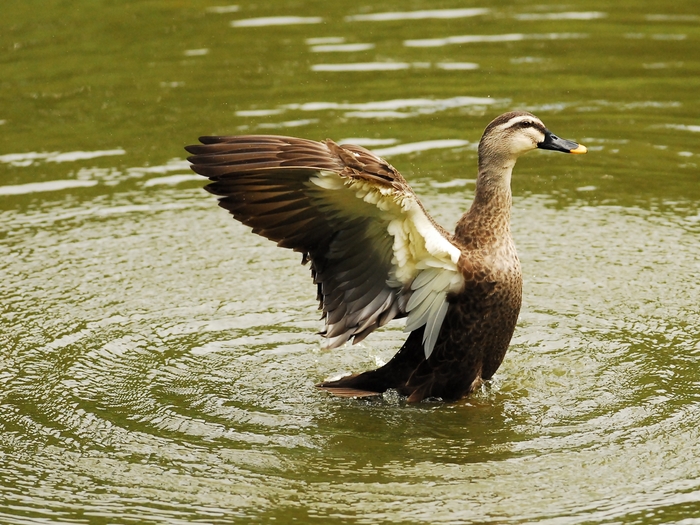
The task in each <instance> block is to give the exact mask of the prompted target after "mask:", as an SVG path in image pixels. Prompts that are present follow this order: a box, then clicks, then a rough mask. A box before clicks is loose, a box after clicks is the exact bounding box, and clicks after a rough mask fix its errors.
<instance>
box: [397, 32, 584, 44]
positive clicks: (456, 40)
mask: <svg viewBox="0 0 700 525" xmlns="http://www.w3.org/2000/svg"><path fill="white" fill-rule="evenodd" d="M579 38H588V34H585V33H542V34H537V33H508V34H503V35H459V36H448V37H445V38H424V39H419V40H404V43H403V45H404V46H406V47H441V46H447V45H453V44H474V43H490V42H519V41H522V40H571V39H579Z"/></svg>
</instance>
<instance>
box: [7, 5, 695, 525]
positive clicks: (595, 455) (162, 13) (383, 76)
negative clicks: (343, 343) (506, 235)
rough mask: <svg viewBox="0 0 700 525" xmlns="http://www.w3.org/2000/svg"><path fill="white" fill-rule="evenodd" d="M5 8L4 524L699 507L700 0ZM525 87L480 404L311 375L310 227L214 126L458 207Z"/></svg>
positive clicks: (374, 345)
mask: <svg viewBox="0 0 700 525" xmlns="http://www.w3.org/2000/svg"><path fill="white" fill-rule="evenodd" d="M3 14H4V16H3V20H2V22H0V28H1V29H2V30H1V31H0V44H1V47H0V49H2V51H1V52H0V60H1V61H2V66H3V72H4V75H3V78H2V80H1V81H0V85H2V89H1V90H0V97H1V100H2V104H0V279H1V282H2V300H1V301H0V306H1V310H0V315H1V316H2V322H1V323H0V521H2V522H3V523H10V524H11V523H66V522H68V523H168V524H170V523H193V522H198V523H231V522H240V523H254V522H262V523H269V522H272V521H276V522H277V523H291V522H294V521H298V522H301V523H307V522H318V523H333V522H337V523H367V524H370V523H372V524H373V523H430V524H439V523H444V524H457V523H459V524H462V523H465V524H466V523H537V522H539V523H548V524H569V523H571V524H573V523H679V522H680V523H684V524H691V523H700V522H699V521H698V518H697V516H699V515H700V445H699V444H698V443H700V439H699V438H700V436H699V435H698V434H699V433H700V431H699V430H698V428H700V377H699V376H698V372H697V370H698V361H699V360H700V328H698V326H700V309H699V308H698V297H700V279H698V275H700V262H699V261H700V206H699V204H698V203H699V202H700V184H698V183H699V182H700V181H699V175H698V173H699V172H698V158H699V157H698V156H699V155H700V148H699V147H698V144H699V142H698V138H699V137H700V135H699V134H698V133H699V132H700V108H699V103H698V97H697V93H698V92H700V81H699V80H698V79H699V78H700V74H699V73H700V52H699V51H698V49H700V15H698V14H697V8H696V6H695V4H694V3H693V2H690V1H689V0H685V1H680V2H676V3H674V4H673V5H668V6H663V8H660V7H659V5H658V4H656V3H652V2H649V1H642V2H629V1H623V2H616V3H614V4H613V3H610V2H602V1H595V0H591V1H580V2H575V3H573V4H571V3H570V4H566V5H564V4H558V3H554V2H544V3H539V4H536V5H532V4H527V3H515V4H513V3H511V2H492V3H489V4H469V3H468V4H464V3H462V4H460V3H455V2H427V1H422V0H418V1H415V2H411V3H410V4H407V3H406V2H392V1H387V2H382V3H380V4H376V3H375V4H358V3H356V2H335V3H328V2H316V1H305V2H297V3H256V2H240V3H238V4H236V5H225V4H219V5H217V4H210V3H206V2H194V3H191V4H189V5H180V4H176V3H172V2H158V1H154V2H121V3H119V4H114V5H109V4H102V3H95V2H85V1H80V2H73V3H72V4H71V5H70V6H68V5H66V4H64V3H61V2H49V3H43V4H42V5H41V7H40V8H39V7H38V6H37V5H35V4H34V3H31V2H30V3H14V4H11V5H8V6H5V7H4V13H3ZM511 109H526V110H530V111H533V112H535V113H536V114H537V115H538V116H540V117H541V118H542V119H543V120H544V121H545V122H546V123H547V125H548V126H549V127H550V128H551V129H552V130H553V131H555V132H556V133H558V134H559V135H561V136H564V137H567V138H571V139H575V140H579V141H581V142H583V143H584V144H586V145H587V146H588V147H589V150H590V151H589V154H588V155H586V156H576V157H574V156H567V155H558V154H554V153H551V152H533V153H531V154H529V155H528V156H526V157H524V158H522V159H521V160H520V161H519V162H518V166H517V167H516V172H515V175H514V179H513V190H514V212H513V230H514V235H515V238H516V243H517V245H518V249H519V253H520V256H521V259H522V263H523V268H524V273H525V290H524V292H525V293H524V304H523V310H522V313H521V316H520V321H519V325H518V328H517V331H516V334H515V337H514V339H513V343H512V346H511V350H510V352H509V354H508V356H507V357H506V360H505V362H504V364H503V366H502V367H501V369H500V370H499V372H498V373H497V375H496V377H495V378H494V380H493V381H492V382H491V383H489V384H488V385H486V386H485V387H484V389H483V390H482V391H481V392H479V393H477V394H476V395H474V396H472V397H470V398H468V399H466V400H464V401H462V402H459V403H455V404H439V403H420V404H416V405H407V404H406V403H405V401H404V400H402V399H400V398H398V397H396V396H393V395H390V394H389V395H386V396H385V397H384V398H383V399H381V400H378V401H367V400H364V401H363V400H346V399H335V398H332V397H329V396H328V395H327V394H325V393H324V392H320V391H317V390H316V389H314V387H313V385H314V383H315V382H317V381H319V380H322V379H325V378H327V377H330V376H334V375H338V374H341V373H346V372H350V371H358V370H362V369H366V368H370V367H375V366H377V365H378V364H381V363H383V362H386V361H387V360H388V359H389V358H390V357H391V356H392V355H393V353H394V352H395V351H396V349H397V348H398V347H399V346H400V345H401V343H402V341H403V338H404V334H403V332H402V328H401V324H400V323H396V324H392V325H390V326H388V327H387V328H385V329H383V330H381V331H379V332H377V333H375V334H373V335H372V336H371V337H370V338H368V339H367V340H365V341H363V342H362V343H361V344H359V345H356V346H353V347H347V348H343V349H339V350H334V351H325V350H323V349H322V348H321V341H320V338H319V337H318V336H317V335H315V333H316V332H317V331H318V330H319V329H320V328H321V326H320V323H319V321H318V315H319V314H318V312H317V311H316V307H317V304H316V301H315V299H314V297H315V291H314V287H313V285H312V283H311V280H310V277H309V270H308V268H305V267H302V266H301V265H300V264H299V262H300V261H299V259H300V258H299V256H298V254H294V253H289V252H286V251H284V250H280V249H279V248H276V247H275V246H274V245H273V243H270V242H268V241H266V240H264V239H261V238H258V237H256V236H254V235H252V234H251V233H250V232H249V231H248V229H247V228H246V227H243V226H241V225H239V224H237V223H235V222H234V221H232V220H231V219H230V218H229V217H228V216H227V215H226V213H225V212H224V211H223V210H221V209H219V208H217V206H216V205H215V200H214V199H213V198H212V197H211V196H210V195H208V194H206V193H205V192H204V191H202V189H201V187H202V185H203V184H202V182H201V181H200V180H199V177H198V176H196V175H194V174H192V173H191V172H190V171H189V169H188V165H187V163H186V161H185V152H184V150H183V149H182V148H183V146H184V145H186V144H190V143H194V142H195V141H196V138H197V136H199V135H205V134H236V133H275V134H293V135H297V136H303V137H308V138H314V139H323V138H326V137H332V138H334V139H336V140H346V141H352V142H355V143H359V144H363V145H366V146H367V147H370V148H372V149H374V150H375V151H377V152H378V153H380V154H381V155H384V156H385V157H386V158H387V159H388V160H390V161H391V162H392V163H393V164H394V165H395V166H396V167H397V168H399V169H400V170H401V172H402V173H403V174H404V176H406V178H407V179H409V181H410V182H411V184H412V185H413V187H414V188H415V189H416V192H417V193H418V194H419V195H420V196H421V198H422V200H423V202H424V204H425V205H426V207H427V208H428V209H429V210H430V211H431V213H433V215H434V216H435V218H436V219H437V220H438V221H439V222H440V223H441V224H444V225H445V226H446V227H448V228H451V227H452V226H453V225H454V223H455V222H456V220H457V218H458V217H459V215H460V214H461V213H462V212H463V211H464V210H465V209H466V207H467V206H468V205H469V201H470V199H471V196H472V193H473V189H474V177H475V164H476V144H477V142H478V139H479V137H480V134H481V132H482V130H483V128H484V127H485V125H486V124H487V123H488V122H489V121H490V120H491V119H492V118H493V117H495V116H496V115H498V114H499V113H501V112H504V111H508V110H511Z"/></svg>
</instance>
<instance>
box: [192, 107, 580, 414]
mask: <svg viewBox="0 0 700 525" xmlns="http://www.w3.org/2000/svg"><path fill="white" fill-rule="evenodd" d="M200 141H201V142H202V143H203V144H201V145H195V146H188V147H187V150H188V151H189V152H190V153H193V156H191V157H189V160H190V162H191V163H192V169H193V170H194V171H195V172H197V173H200V174H202V175H204V176H207V177H209V178H210V179H211V180H212V181H213V182H212V184H210V185H209V186H207V190H209V191H210V192H212V193H214V194H216V195H219V196H220V200H219V204H220V206H222V207H224V208H226V209H228V210H229V211H230V212H231V213H232V215H233V216H234V218H235V219H237V220H239V221H241V222H242V223H244V224H247V225H249V226H251V227H252V228H253V232H254V233H258V234H260V235H263V236H265V237H267V238H269V239H271V240H273V241H276V242H277V243H278V245H280V246H283V247H287V248H292V249H294V250H296V251H299V252H301V253H302V262H303V263H306V262H310V263H311V273H312V277H313V280H314V283H315V284H316V285H317V296H318V299H319V302H320V309H321V310H322V311H323V318H324V320H325V325H326V328H325V330H324V331H323V332H322V335H323V336H325V337H326V339H327V346H328V347H330V348H333V347H338V346H341V345H342V344H344V343H345V342H346V341H349V340H352V341H353V342H358V341H360V340H362V339H364V338H365V337H366V336H367V335H369V334H370V333H371V332H372V331H374V330H375V329H376V328H378V327H379V326H383V325H385V324H386V323H388V322H389V321H390V320H392V319H396V318H401V317H406V318H407V322H406V331H407V332H409V335H408V338H407V340H406V342H405V343H404V344H403V346H402V347H401V349H400V350H399V351H398V352H397V354H396V355H395V356H394V357H393V358H392V359H391V360H390V361H389V362H388V363H387V364H385V365H384V366H382V367H380V368H378V369H376V370H371V371H367V372H363V373H359V374H354V375H351V376H346V377H343V378H341V379H338V380H335V381H326V382H323V383H320V384H319V385H317V386H318V387H319V388H322V389H324V390H327V391H329V392H331V393H333V394H335V395H338V396H345V397H362V396H376V395H379V394H381V393H383V392H385V391H386V390H389V389H396V390H398V391H399V393H401V394H403V395H405V396H407V397H408V401H409V402H415V401H421V400H423V399H426V398H441V399H443V400H446V401H454V400H458V399H460V398H462V397H464V396H466V395H468V394H469V393H471V392H472V391H474V389H475V388H477V387H478V386H479V385H480V384H481V383H482V382H483V381H485V380H488V379H490V378H491V377H492V376H493V375H494V373H495V372H496V370H497V369H498V367H499V366H500V364H501V363H502V361H503V358H504V356H505V354H506V351H507V349H508V346H509V344H510V340H511V338H512V335H513V332H514V330H515V325H516V323H517V319H518V314H519V311H520V305H521V300H522V272H521V268H520V262H519V260H518V256H517V253H516V249H515V244H514V242H513V238H512V235H511V232H510V209H511V205H512V197H511V191H510V178H511V174H512V169H513V166H514V165H515V160H516V159H517V157H518V156H519V155H520V154H522V153H524V152H526V151H529V150H531V149H535V148H542V149H554V150H558V151H563V152H571V153H584V152H585V148H584V147H583V146H579V145H578V144H576V143H574V142H571V141H566V140H563V139H559V138H558V137H556V136H555V135H552V134H551V132H549V131H548V130H547V129H546V128H545V127H544V125H543V124H542V123H541V121H540V120H539V119H538V118H537V117H535V116H534V115H531V114H529V113H526V112H510V113H506V114H504V115H501V116H500V117H498V118H496V119H494V121H492V122H491V123H490V124H489V126H487V128H486V130H485V132H484V135H483V136H482V139H481V142H480V145H479V175H478V178H477V185H476V193H475V197H474V201H473V202H472V205H471V207H470V209H469V211H468V212H467V213H465V214H464V215H463V216H462V217H461V218H460V220H459V221H458V223H457V226H456V228H455V233H454V234H450V233H449V232H447V231H446V230H445V229H444V228H442V227H441V226H439V225H438V224H437V223H436V222H435V221H434V220H433V219H432V217H430V215H428V213H427V212H426V211H425V209H424V207H423V205H422V204H421V203H420V201H419V200H418V198H417V197H416V195H415V194H414V193H413V191H412V190H411V188H410V186H409V185H408V183H407V182H406V181H405V179H404V178H403V177H402V176H401V175H400V174H399V172H398V171H397V170H396V169H394V168H393V167H392V166H391V165H389V164H388V163H387V162H386V161H384V160H383V159H381V158H379V157H377V156H375V155H374V154H372V153H371V152H369V151H367V150H365V149H364V148H361V147H359V146H352V145H342V146H339V145H337V144H335V143H334V142H332V141H329V140H327V141H325V142H315V141H310V140H306V139H297V138H292V137H277V136H269V135H262V136H256V135H248V136H240V137H202V138H201V139H200Z"/></svg>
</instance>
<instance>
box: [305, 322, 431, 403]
mask: <svg viewBox="0 0 700 525" xmlns="http://www.w3.org/2000/svg"><path fill="white" fill-rule="evenodd" d="M424 359H425V356H424V353H423V328H420V329H419V330H415V331H413V332H411V333H410V335H409V336H408V339H406V342H405V343H404V344H403V346H402V347H401V350H399V351H398V353H397V354H396V355H395V356H394V357H393V358H392V359H391V361H389V362H388V363H387V364H385V365H384V366H382V367H380V368H377V369H376V370H369V371H367V372H362V373H360V374H353V375H349V376H345V377H341V378H340V379H337V380H335V381H324V382H323V383H319V384H317V385H316V387H317V388H320V389H321V390H326V391H327V392H329V393H331V394H333V395H336V396H339V397H371V396H379V395H381V394H382V393H383V392H386V391H387V390H389V389H392V388H395V389H397V390H398V391H399V392H400V393H401V394H403V395H410V394H411V393H412V390H413V389H411V390H409V391H406V383H407V382H408V379H409V378H410V377H411V374H412V373H413V371H414V370H415V369H416V367H417V366H418V364H419V363H420V362H421V361H423V360H424Z"/></svg>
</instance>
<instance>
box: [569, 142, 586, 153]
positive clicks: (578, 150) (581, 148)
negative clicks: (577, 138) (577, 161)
mask: <svg viewBox="0 0 700 525" xmlns="http://www.w3.org/2000/svg"><path fill="white" fill-rule="evenodd" d="M587 151H588V148H587V147H586V146H584V145H583V144H579V145H578V146H577V147H576V148H574V149H572V150H570V151H569V153H574V154H576V155H580V154H582V153H586V152H587Z"/></svg>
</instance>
